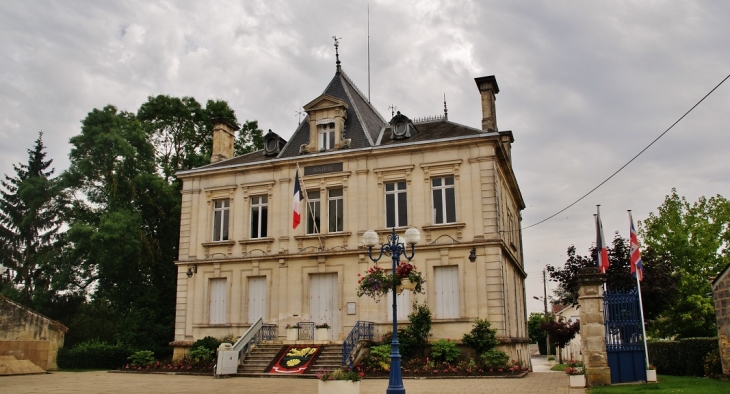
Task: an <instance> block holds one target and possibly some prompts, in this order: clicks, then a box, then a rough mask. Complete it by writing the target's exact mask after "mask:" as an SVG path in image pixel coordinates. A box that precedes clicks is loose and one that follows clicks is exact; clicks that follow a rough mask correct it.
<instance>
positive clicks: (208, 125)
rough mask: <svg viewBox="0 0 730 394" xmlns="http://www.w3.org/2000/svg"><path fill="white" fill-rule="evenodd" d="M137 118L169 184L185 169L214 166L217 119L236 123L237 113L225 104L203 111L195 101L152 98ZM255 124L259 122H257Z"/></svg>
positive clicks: (211, 103) (211, 102)
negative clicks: (214, 135) (214, 123)
mask: <svg viewBox="0 0 730 394" xmlns="http://www.w3.org/2000/svg"><path fill="white" fill-rule="evenodd" d="M137 118H138V119H139V121H140V122H142V125H143V129H144V130H145V132H146V133H147V134H148V136H149V143H150V144H151V145H152V146H153V147H154V151H155V158H156V165H157V166H158V167H159V171H161V173H162V174H163V175H164V177H165V180H167V181H169V180H171V179H172V178H173V177H174V175H175V172H176V171H178V170H181V169H187V168H193V167H199V166H201V165H204V164H208V163H210V154H211V146H212V141H213V139H212V137H213V127H212V126H213V119H215V118H223V119H227V120H229V121H230V122H233V123H235V122H236V114H235V112H234V111H233V110H232V109H231V108H230V107H229V106H228V103H226V102H225V101H220V100H218V101H214V100H208V102H207V103H206V105H205V107H202V106H201V105H200V103H198V102H197V101H196V100H195V99H194V98H192V97H183V98H178V97H170V96H166V95H159V96H156V97H148V98H147V102H146V103H144V104H142V106H141V107H140V108H139V111H137ZM254 124H255V121H254Z"/></svg>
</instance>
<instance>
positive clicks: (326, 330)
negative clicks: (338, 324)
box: [314, 323, 330, 341]
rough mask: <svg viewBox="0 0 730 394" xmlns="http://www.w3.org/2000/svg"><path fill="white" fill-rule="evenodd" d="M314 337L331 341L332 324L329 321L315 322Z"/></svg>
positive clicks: (317, 339) (318, 339)
mask: <svg viewBox="0 0 730 394" xmlns="http://www.w3.org/2000/svg"><path fill="white" fill-rule="evenodd" d="M314 329H315V330H314V339H315V340H316V341H329V339H330V325H329V324H327V323H322V324H315V326H314Z"/></svg>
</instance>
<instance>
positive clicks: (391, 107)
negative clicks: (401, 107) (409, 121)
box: [388, 104, 398, 118]
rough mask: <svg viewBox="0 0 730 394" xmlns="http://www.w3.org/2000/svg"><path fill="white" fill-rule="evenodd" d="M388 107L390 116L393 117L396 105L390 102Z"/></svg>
mask: <svg viewBox="0 0 730 394" xmlns="http://www.w3.org/2000/svg"><path fill="white" fill-rule="evenodd" d="M388 109H389V110H390V117H391V118H392V117H394V116H395V110H397V109H398V107H396V106H395V105H393V104H391V105H390V106H389V107H388Z"/></svg>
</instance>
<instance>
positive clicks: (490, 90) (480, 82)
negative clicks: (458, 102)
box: [474, 75, 499, 131]
mask: <svg viewBox="0 0 730 394" xmlns="http://www.w3.org/2000/svg"><path fill="white" fill-rule="evenodd" d="M474 81H475V82H476V83H477V87H478V88H479V93H481V95H482V130H484V131H499V129H497V113H496V111H495V107H494V102H495V101H497V97H496V96H495V95H496V94H497V93H499V86H497V79H496V78H495V77H494V75H490V76H488V77H479V78H474Z"/></svg>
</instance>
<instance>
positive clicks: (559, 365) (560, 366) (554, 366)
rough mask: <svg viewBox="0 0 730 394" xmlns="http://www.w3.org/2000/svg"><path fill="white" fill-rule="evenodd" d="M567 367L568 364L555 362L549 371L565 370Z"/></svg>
mask: <svg viewBox="0 0 730 394" xmlns="http://www.w3.org/2000/svg"><path fill="white" fill-rule="evenodd" d="M565 368H568V364H555V365H553V366H552V368H550V370H551V371H565Z"/></svg>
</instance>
